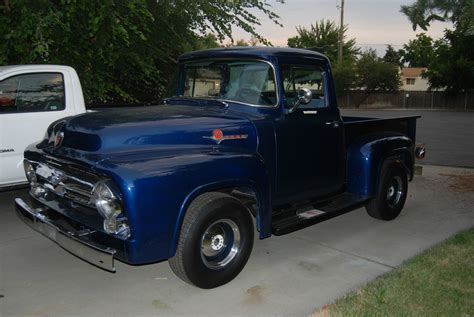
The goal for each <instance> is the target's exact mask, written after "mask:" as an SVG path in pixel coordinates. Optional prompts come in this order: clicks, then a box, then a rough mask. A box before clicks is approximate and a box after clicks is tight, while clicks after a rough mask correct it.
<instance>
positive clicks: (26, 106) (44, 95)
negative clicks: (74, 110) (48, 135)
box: [0, 73, 65, 114]
mask: <svg viewBox="0 0 474 317" xmlns="http://www.w3.org/2000/svg"><path fill="white" fill-rule="evenodd" d="M64 101H65V98H64V80H63V76H62V74H60V73H38V74H25V75H18V76H13V77H9V78H7V79H4V80H2V81H0V114H2V113H17V112H40V111H60V110H64V108H65V103H64Z"/></svg>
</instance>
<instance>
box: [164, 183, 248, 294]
mask: <svg viewBox="0 0 474 317" xmlns="http://www.w3.org/2000/svg"><path fill="white" fill-rule="evenodd" d="M216 202H217V203H219V202H221V203H232V204H234V205H235V206H239V207H240V208H241V211H242V216H243V217H245V218H246V221H247V225H250V228H249V232H248V237H247V238H248V239H250V241H251V244H250V250H248V252H247V253H248V254H244V259H243V265H242V267H241V268H240V269H239V270H238V272H237V274H238V273H239V272H240V271H241V270H242V268H243V266H245V264H246V262H247V260H248V258H249V256H250V253H251V249H252V247H253V238H254V229H253V221H252V217H251V215H250V212H249V211H248V210H247V208H245V206H243V205H242V203H241V202H240V201H239V200H238V199H237V198H235V197H232V196H230V195H228V194H224V193H221V192H208V193H204V194H202V195H200V196H198V197H197V198H196V199H194V201H193V202H192V203H191V204H190V206H189V207H188V209H187V212H186V215H185V217H184V220H183V224H182V226H181V232H180V236H179V241H178V246H177V248H176V254H175V255H174V256H173V257H172V258H170V259H168V263H169V265H170V267H171V270H172V271H173V272H174V273H175V274H176V275H177V276H178V277H179V278H180V279H182V280H183V281H185V282H186V283H189V284H191V285H195V286H197V287H200V288H205V289H208V288H214V287H217V286H220V285H223V284H225V283H227V282H229V281H230V280H232V279H233V278H234V277H235V276H236V275H237V274H235V276H234V277H232V278H231V279H230V280H229V281H226V282H225V283H218V284H212V283H211V284H206V285H204V284H200V283H196V281H192V280H191V279H190V277H189V274H188V273H187V272H186V269H185V263H184V262H185V255H184V253H185V251H186V250H185V248H186V245H185V244H186V242H187V238H188V236H189V235H190V233H191V231H192V230H195V228H193V224H195V223H196V220H197V219H198V217H200V216H202V215H203V214H205V213H206V211H207V208H206V207H208V206H210V205H211V206H212V205H213V204H215V203H216ZM242 252H243V251H242Z"/></svg>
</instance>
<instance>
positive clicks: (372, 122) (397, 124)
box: [342, 116, 421, 148]
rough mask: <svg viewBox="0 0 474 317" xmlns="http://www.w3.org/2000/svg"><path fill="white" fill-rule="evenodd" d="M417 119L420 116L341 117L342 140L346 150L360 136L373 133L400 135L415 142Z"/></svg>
mask: <svg viewBox="0 0 474 317" xmlns="http://www.w3.org/2000/svg"><path fill="white" fill-rule="evenodd" d="M418 118H421V116H406V117H396V118H388V119H381V118H368V117H351V116H342V120H343V123H344V128H345V129H344V131H345V132H344V133H345V135H344V140H345V145H346V148H347V147H349V145H350V144H351V143H352V142H353V141H354V140H355V139H357V138H359V137H360V136H363V135H369V134H375V133H387V132H396V133H402V134H405V135H407V136H408V137H409V138H410V139H412V140H413V142H415V141H416V140H415V139H416V119H418Z"/></svg>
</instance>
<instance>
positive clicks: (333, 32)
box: [288, 20, 360, 63]
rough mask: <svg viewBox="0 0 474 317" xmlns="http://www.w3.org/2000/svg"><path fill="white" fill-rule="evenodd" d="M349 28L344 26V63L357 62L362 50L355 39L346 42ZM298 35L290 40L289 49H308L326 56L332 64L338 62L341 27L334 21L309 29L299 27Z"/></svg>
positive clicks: (327, 21)
mask: <svg viewBox="0 0 474 317" xmlns="http://www.w3.org/2000/svg"><path fill="white" fill-rule="evenodd" d="M347 30H348V27H347V26H344V30H343V33H344V45H343V57H344V61H343V62H344V63H348V62H353V61H355V59H356V57H357V55H358V54H359V52H360V50H359V48H357V47H356V42H355V39H350V40H346V37H347V36H346V33H347ZM296 31H297V33H298V35H296V36H294V37H291V38H289V39H288V46H289V47H298V48H307V49H310V50H313V51H317V52H320V53H322V54H324V55H326V56H327V57H328V58H329V60H330V61H331V62H332V63H336V61H337V47H338V43H339V27H338V26H336V24H335V23H334V22H333V21H329V20H321V21H319V22H316V23H315V24H314V25H313V24H311V26H310V27H309V28H306V27H303V26H298V27H297V28H296Z"/></svg>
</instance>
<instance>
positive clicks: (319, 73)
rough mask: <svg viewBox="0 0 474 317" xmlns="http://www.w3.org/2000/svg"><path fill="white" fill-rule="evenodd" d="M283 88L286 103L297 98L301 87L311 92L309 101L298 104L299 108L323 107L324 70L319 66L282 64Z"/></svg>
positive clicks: (324, 101)
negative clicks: (311, 96) (304, 103)
mask: <svg viewBox="0 0 474 317" xmlns="http://www.w3.org/2000/svg"><path fill="white" fill-rule="evenodd" d="M282 78H283V89H284V93H285V99H286V102H287V104H288V105H292V104H294V103H295V102H296V100H297V98H298V91H299V90H300V89H301V88H308V89H309V90H311V92H312V93H313V98H312V99H311V102H309V103H308V104H306V105H300V106H299V108H301V109H314V108H325V107H326V106H327V105H326V94H325V89H326V83H325V74H324V70H323V69H322V68H320V67H302V66H284V67H283V68H282Z"/></svg>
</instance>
